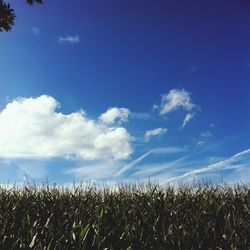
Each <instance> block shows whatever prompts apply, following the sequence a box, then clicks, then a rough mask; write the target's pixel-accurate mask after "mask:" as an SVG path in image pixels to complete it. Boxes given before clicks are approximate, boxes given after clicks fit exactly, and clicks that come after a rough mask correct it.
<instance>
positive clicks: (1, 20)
mask: <svg viewBox="0 0 250 250" xmlns="http://www.w3.org/2000/svg"><path fill="white" fill-rule="evenodd" d="M26 2H27V3H28V4H29V5H32V4H33V3H38V4H41V3H43V0H26ZM15 18H16V15H15V11H14V10H13V9H12V8H11V5H10V4H9V3H7V2H5V1H3V0H0V31H4V30H5V31H10V30H11V28H12V26H13V25H14V21H15Z"/></svg>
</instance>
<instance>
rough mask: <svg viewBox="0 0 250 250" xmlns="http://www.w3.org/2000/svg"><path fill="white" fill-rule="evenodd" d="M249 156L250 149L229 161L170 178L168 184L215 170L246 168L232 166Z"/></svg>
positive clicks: (238, 165)
mask: <svg viewBox="0 0 250 250" xmlns="http://www.w3.org/2000/svg"><path fill="white" fill-rule="evenodd" d="M249 154H250V149H247V150H244V151H242V152H240V153H237V154H235V155H233V156H232V157H230V158H228V159H225V160H222V161H219V162H217V163H214V164H210V165H208V166H205V167H201V168H198V169H193V170H191V171H188V172H186V173H184V174H182V175H179V176H175V177H173V178H170V179H168V180H167V182H174V181H178V180H181V179H185V178H189V177H194V176H196V175H198V174H202V173H207V172H210V171H214V170H221V169H224V170H225V169H230V168H231V169H233V168H238V167H242V166H245V165H244V164H236V165H235V166H232V165H231V164H233V163H235V162H237V161H239V160H241V158H242V157H244V156H246V155H249Z"/></svg>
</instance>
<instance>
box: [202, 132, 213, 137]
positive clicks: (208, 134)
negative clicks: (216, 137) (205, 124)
mask: <svg viewBox="0 0 250 250" xmlns="http://www.w3.org/2000/svg"><path fill="white" fill-rule="evenodd" d="M201 137H206V138H209V137H213V135H212V133H211V132H210V131H206V132H203V133H201Z"/></svg>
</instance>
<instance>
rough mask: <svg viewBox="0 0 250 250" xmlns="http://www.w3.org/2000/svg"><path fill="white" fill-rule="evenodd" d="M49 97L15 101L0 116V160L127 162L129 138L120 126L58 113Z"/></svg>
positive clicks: (51, 98) (56, 104) (82, 115)
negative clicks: (64, 158)
mask: <svg viewBox="0 0 250 250" xmlns="http://www.w3.org/2000/svg"><path fill="white" fill-rule="evenodd" d="M58 107H59V103H58V102H57V101H56V100H55V99H54V98H53V97H51V96H47V95H42V96H40V97H37V98H18V99H15V100H13V101H12V102H11V103H8V104H7V105H6V107H5V108H4V109H3V110H2V112H1V113H0V157H1V158H9V159H12V158H13V159H15V158H27V159H28V158H51V157H77V158H81V159H87V160H94V159H127V158H128V157H129V156H130V154H131V153H132V149H131V145H130V142H131V140H132V137H131V136H130V134H129V133H128V132H127V130H126V129H125V128H123V127H117V126H112V127H111V126H108V125H107V124H102V123H99V121H97V120H91V119H89V118H88V117H87V116H86V114H85V112H84V111H79V112H75V113H71V114H67V115H66V114H62V113H60V112H57V111H56V109H57V108H58Z"/></svg>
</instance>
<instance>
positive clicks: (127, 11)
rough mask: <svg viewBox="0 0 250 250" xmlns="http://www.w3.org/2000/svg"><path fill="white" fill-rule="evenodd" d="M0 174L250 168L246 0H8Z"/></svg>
mask: <svg viewBox="0 0 250 250" xmlns="http://www.w3.org/2000/svg"><path fill="white" fill-rule="evenodd" d="M10 3H11V4H12V6H13V8H14V9H15V11H16V15H17V18H16V22H15V27H14V28H13V30H12V31H11V32H9V33H5V32H2V33H0V163H1V164H0V169H1V174H0V182H4V183H6V182H8V181H9V182H11V183H13V182H16V183H19V182H22V181H23V180H24V176H25V175H27V176H28V177H30V178H33V179H34V180H35V181H37V182H40V181H43V180H45V177H46V176H47V177H48V179H49V180H50V181H56V182H57V183H70V182H72V181H81V180H90V179H91V180H95V181H106V182H116V181H133V180H144V181H147V180H148V179H149V178H150V179H153V180H157V181H159V182H167V181H171V182H176V181H189V180H193V179H194V178H196V179H197V180H207V181H211V182H215V183H218V182H221V181H226V182H237V181H247V180H248V179H249V177H250V167H249V161H250V152H249V151H248V150H249V148H250V139H249V138H250V130H249V127H250V113H249V109H250V101H249V95H250V82H249V80H250V47H249V44H250V29H249V28H250V2H249V1H248V0H240V1H231V0H230V1H228V0H227V1H226V0H221V1H215V0H212V1H207V2H204V1H198V0H190V1H184V0H182V1H179V0H177V1H161V0H159V1H147V0H146V1H145V0H143V1H142V0H138V1H130V0H129V1H114V0H112V1H80V0H78V1H74V3H72V2H69V1H66V0H61V1H59V0H54V1H45V3H44V4H43V5H39V6H32V7H29V6H27V5H26V4H25V3H24V1H23V2H22V1H14V0H13V1H10Z"/></svg>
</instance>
